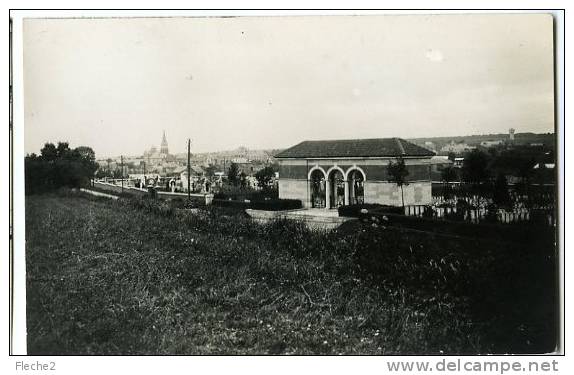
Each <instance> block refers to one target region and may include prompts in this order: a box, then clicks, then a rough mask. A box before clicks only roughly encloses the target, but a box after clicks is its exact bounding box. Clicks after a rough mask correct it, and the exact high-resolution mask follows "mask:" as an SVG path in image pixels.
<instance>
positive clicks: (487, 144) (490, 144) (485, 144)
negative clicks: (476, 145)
mask: <svg viewBox="0 0 574 375" xmlns="http://www.w3.org/2000/svg"><path fill="white" fill-rule="evenodd" d="M503 144H504V141H503V140H501V139H497V140H495V141H482V142H480V145H481V146H482V147H486V148H489V147H496V146H500V145H503Z"/></svg>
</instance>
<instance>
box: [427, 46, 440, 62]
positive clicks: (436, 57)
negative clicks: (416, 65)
mask: <svg viewBox="0 0 574 375" xmlns="http://www.w3.org/2000/svg"><path fill="white" fill-rule="evenodd" d="M425 56H426V58H427V59H429V60H430V61H432V62H442V61H443V60H444V56H443V54H442V52H441V51H439V50H437V49H432V48H429V49H428V50H427V52H426V54H425Z"/></svg>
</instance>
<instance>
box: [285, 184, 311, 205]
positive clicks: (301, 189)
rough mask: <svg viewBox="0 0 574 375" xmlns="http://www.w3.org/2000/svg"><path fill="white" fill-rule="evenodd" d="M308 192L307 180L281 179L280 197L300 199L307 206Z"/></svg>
mask: <svg viewBox="0 0 574 375" xmlns="http://www.w3.org/2000/svg"><path fill="white" fill-rule="evenodd" d="M308 193H309V192H308V188H307V180H292V179H284V178H280V179H279V199H299V200H301V202H302V203H303V207H307V206H308V205H309V202H308Z"/></svg>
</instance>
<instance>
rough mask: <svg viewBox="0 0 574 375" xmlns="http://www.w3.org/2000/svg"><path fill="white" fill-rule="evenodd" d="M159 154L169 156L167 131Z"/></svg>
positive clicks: (162, 139)
mask: <svg viewBox="0 0 574 375" xmlns="http://www.w3.org/2000/svg"><path fill="white" fill-rule="evenodd" d="M159 153H160V154H163V155H168V154H169V149H168V147H167V138H166V136H165V130H164V131H163V137H162V138H161V147H160V151H159Z"/></svg>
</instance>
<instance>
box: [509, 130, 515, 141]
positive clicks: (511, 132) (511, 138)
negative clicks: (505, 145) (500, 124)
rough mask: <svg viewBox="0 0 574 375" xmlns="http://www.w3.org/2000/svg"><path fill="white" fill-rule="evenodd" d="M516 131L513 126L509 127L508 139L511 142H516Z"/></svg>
mask: <svg viewBox="0 0 574 375" xmlns="http://www.w3.org/2000/svg"><path fill="white" fill-rule="evenodd" d="M514 132H515V130H514V129H513V128H510V129H508V140H509V141H510V142H514Z"/></svg>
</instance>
